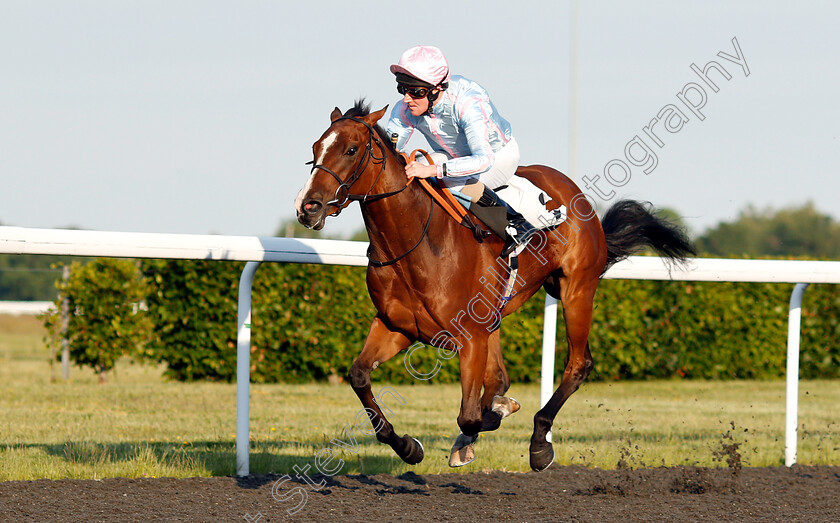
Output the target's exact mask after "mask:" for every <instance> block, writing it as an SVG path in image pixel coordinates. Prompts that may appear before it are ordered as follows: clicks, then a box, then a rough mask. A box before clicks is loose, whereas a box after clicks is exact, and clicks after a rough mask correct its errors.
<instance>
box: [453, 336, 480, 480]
mask: <svg viewBox="0 0 840 523" xmlns="http://www.w3.org/2000/svg"><path fill="white" fill-rule="evenodd" d="M458 356H459V363H460V365H461V412H460V414H459V415H458V427H460V428H461V435H460V436H458V438H457V439H456V440H455V445H454V446H453V447H452V451H451V453H450V456H449V466H450V467H460V466H462V465H466V464H467V463H469V462H471V461H472V460H473V459H475V451H474V450H473V446H472V444H473V443H474V442H475V440H476V439H477V438H478V433H479V431H481V426H482V413H481V410H482V409H481V387H482V385H483V384H484V372H485V370H486V365H487V345H486V344H485V343H484V340H481V341H477V340H475V339H473V340H472V341H471V342H470V343H469V344H468V345H466V346H464V347H463V348H461V350H460V352H459V354H458Z"/></svg>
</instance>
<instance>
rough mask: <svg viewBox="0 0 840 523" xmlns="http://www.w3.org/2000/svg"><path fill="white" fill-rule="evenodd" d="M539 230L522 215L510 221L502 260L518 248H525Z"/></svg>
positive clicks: (506, 230)
mask: <svg viewBox="0 0 840 523" xmlns="http://www.w3.org/2000/svg"><path fill="white" fill-rule="evenodd" d="M537 230H538V229H537V228H536V227H534V226H533V225H531V224H530V223H528V221H527V220H526V219H525V218H524V217H523V216H522V215H521V214H520V215H519V216H515V217H513V218H512V219H511V220H510V224H509V225H508V226H507V228H506V229H505V232H507V238H506V239H505V246H504V248H503V249H502V254H501V257H502V258H507V257H508V256H509V255H510V253H512V252H513V251H514V250H516V249H517V248H519V247H520V246H521V247H525V246H526V245H528V242H529V241H531V238H532V237H533V236H534V234H535V233H536V232H537Z"/></svg>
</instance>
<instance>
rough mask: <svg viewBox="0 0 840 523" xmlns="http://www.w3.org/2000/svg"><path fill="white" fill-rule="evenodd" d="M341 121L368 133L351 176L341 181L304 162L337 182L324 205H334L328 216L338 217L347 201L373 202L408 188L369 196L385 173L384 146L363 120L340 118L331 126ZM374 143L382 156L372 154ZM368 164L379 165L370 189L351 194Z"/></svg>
mask: <svg viewBox="0 0 840 523" xmlns="http://www.w3.org/2000/svg"><path fill="white" fill-rule="evenodd" d="M341 120H351V121H353V122H357V123H360V124H362V125H364V126H365V127H367V130H368V133H369V134H368V143H367V145H366V146H365V150H364V152H363V153H362V158H361V159H360V160H359V163H358V164H356V169H355V170H354V171H353V174H351V175H350V176H349V177H348V178H347V179H346V180H342V179H341V177H340V176H339V175H337V174H336V173H335V171H333V170H332V169H330V168H329V167H327V166H325V165H321V164H316V163H315V161H314V160H313V161H311V162H306V165H311V166H312V171H313V172H314V171H315V169H320V170H322V171H325V172H327V173H329V174H330V175H331V176H332V177H333V178H335V181H337V182H338V188H336V190H335V194H334V195H333V199H332V200H330V201H328V202H327V203H325V204H324V205H334V206H335V207H336V210H335V212H333V213H332V214H330V216H338V215H339V214H341V211H343V210H344V206H345V205H346V204H347V202H348V201H356V202H361V203H368V202H373V201H376V200H381V199H383V198H387V197H389V196H394V195H395V194H399V193H401V192H403V191H404V190H405V189H406V188H407V187H408V182H406V184H405V185H404V186H402V187H401V188H399V189H397V190H396V191H390V192H384V193H379V194H370V191H372V190H373V188H374V186H376V183H377V182H378V181H379V178H380V177H381V176H382V173H383V172H385V163H386V161H387V156H386V154H385V145H384V144H383V143H382V141H381V140H380V139H379V138H377V136H376V134H377V133H376V131H375V130H374V128H373V127H372V126H371V125H370V124H369V123H367V122H365V121H364V120H360V119H358V118H355V117H353V116H341V117H339V118H336V119H335V120H333V122H332V125H335V123H336V122H338V121H341ZM332 125H330V127H332ZM328 130H329V129H328ZM374 143H376V145H377V146H379V150H380V151H382V156H376V155H375V154H374V153H373V144H374ZM370 162H373V163H374V164H380V167H379V172H378V173H377V175H376V179H375V180H373V183H372V184H371V185H370V189H368V191H367V192H366V193H365V194H351V193H350V188H351V187H352V186H353V184H355V183H356V182H357V181H359V178H360V177H361V176H362V173H363V172H365V170H366V169H367V167H368V164H369V163H370Z"/></svg>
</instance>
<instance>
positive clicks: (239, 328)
mask: <svg viewBox="0 0 840 523" xmlns="http://www.w3.org/2000/svg"><path fill="white" fill-rule="evenodd" d="M259 267H260V262H254V261H250V262H248V263H246V264H245V268H244V269H243V270H242V275H241V276H240V277H239V310H238V312H237V321H236V324H237V325H236V475H237V476H247V475H248V474H250V473H251V465H250V460H249V453H250V437H251V432H250V427H249V423H250V419H251V407H250V390H251V288H252V287H253V284H254V274H255V273H256V272H257V269H259Z"/></svg>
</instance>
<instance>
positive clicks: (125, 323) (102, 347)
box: [45, 258, 152, 383]
mask: <svg viewBox="0 0 840 523" xmlns="http://www.w3.org/2000/svg"><path fill="white" fill-rule="evenodd" d="M56 287H57V288H58V293H59V296H58V298H57V299H56V300H55V305H56V306H55V307H54V308H53V310H52V311H51V312H49V313H47V314H46V316H45V326H46V328H47V331H48V338H49V339H60V338H61V337H63V338H64V339H66V340H67V342H68V346H69V349H70V358H71V359H72V360H73V361H74V362H75V363H76V364H77V365H79V366H80V367H81V366H88V367H91V368H93V369H94V370H95V371H96V372H97V373H98V374H99V382H100V383H104V382H105V381H106V373H107V371H109V370H111V369H113V368H114V364H115V363H116V361H117V360H118V359H119V358H121V357H122V356H125V355H131V354H138V351H139V350H140V349H141V348H142V347H143V346H144V345H145V344H146V343H147V341H148V340H149V337H150V335H151V332H152V325H151V322H150V320H149V318H148V315H147V314H146V313H145V312H144V311H142V310H141V307H140V305H141V303H142V301H143V300H144V299H145V298H146V296H147V295H148V294H149V282H148V280H147V279H146V278H145V277H143V276H142V275H141V274H140V271H139V269H138V268H137V266H136V265H135V264H134V262H132V261H130V260H117V259H113V258H97V259H95V260H93V261H91V262H90V263H87V264H85V265H82V264H80V263H78V262H74V263H73V264H72V265H70V276H69V278H68V279H67V280H59V281H58V283H57V284H56ZM64 299H66V300H67V302H68V309H69V311H70V316H69V318H67V330H66V331H63V329H62V321H61V317H60V315H61V312H60V311H61V309H62V307H61V304H62V301H63V300H64Z"/></svg>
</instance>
